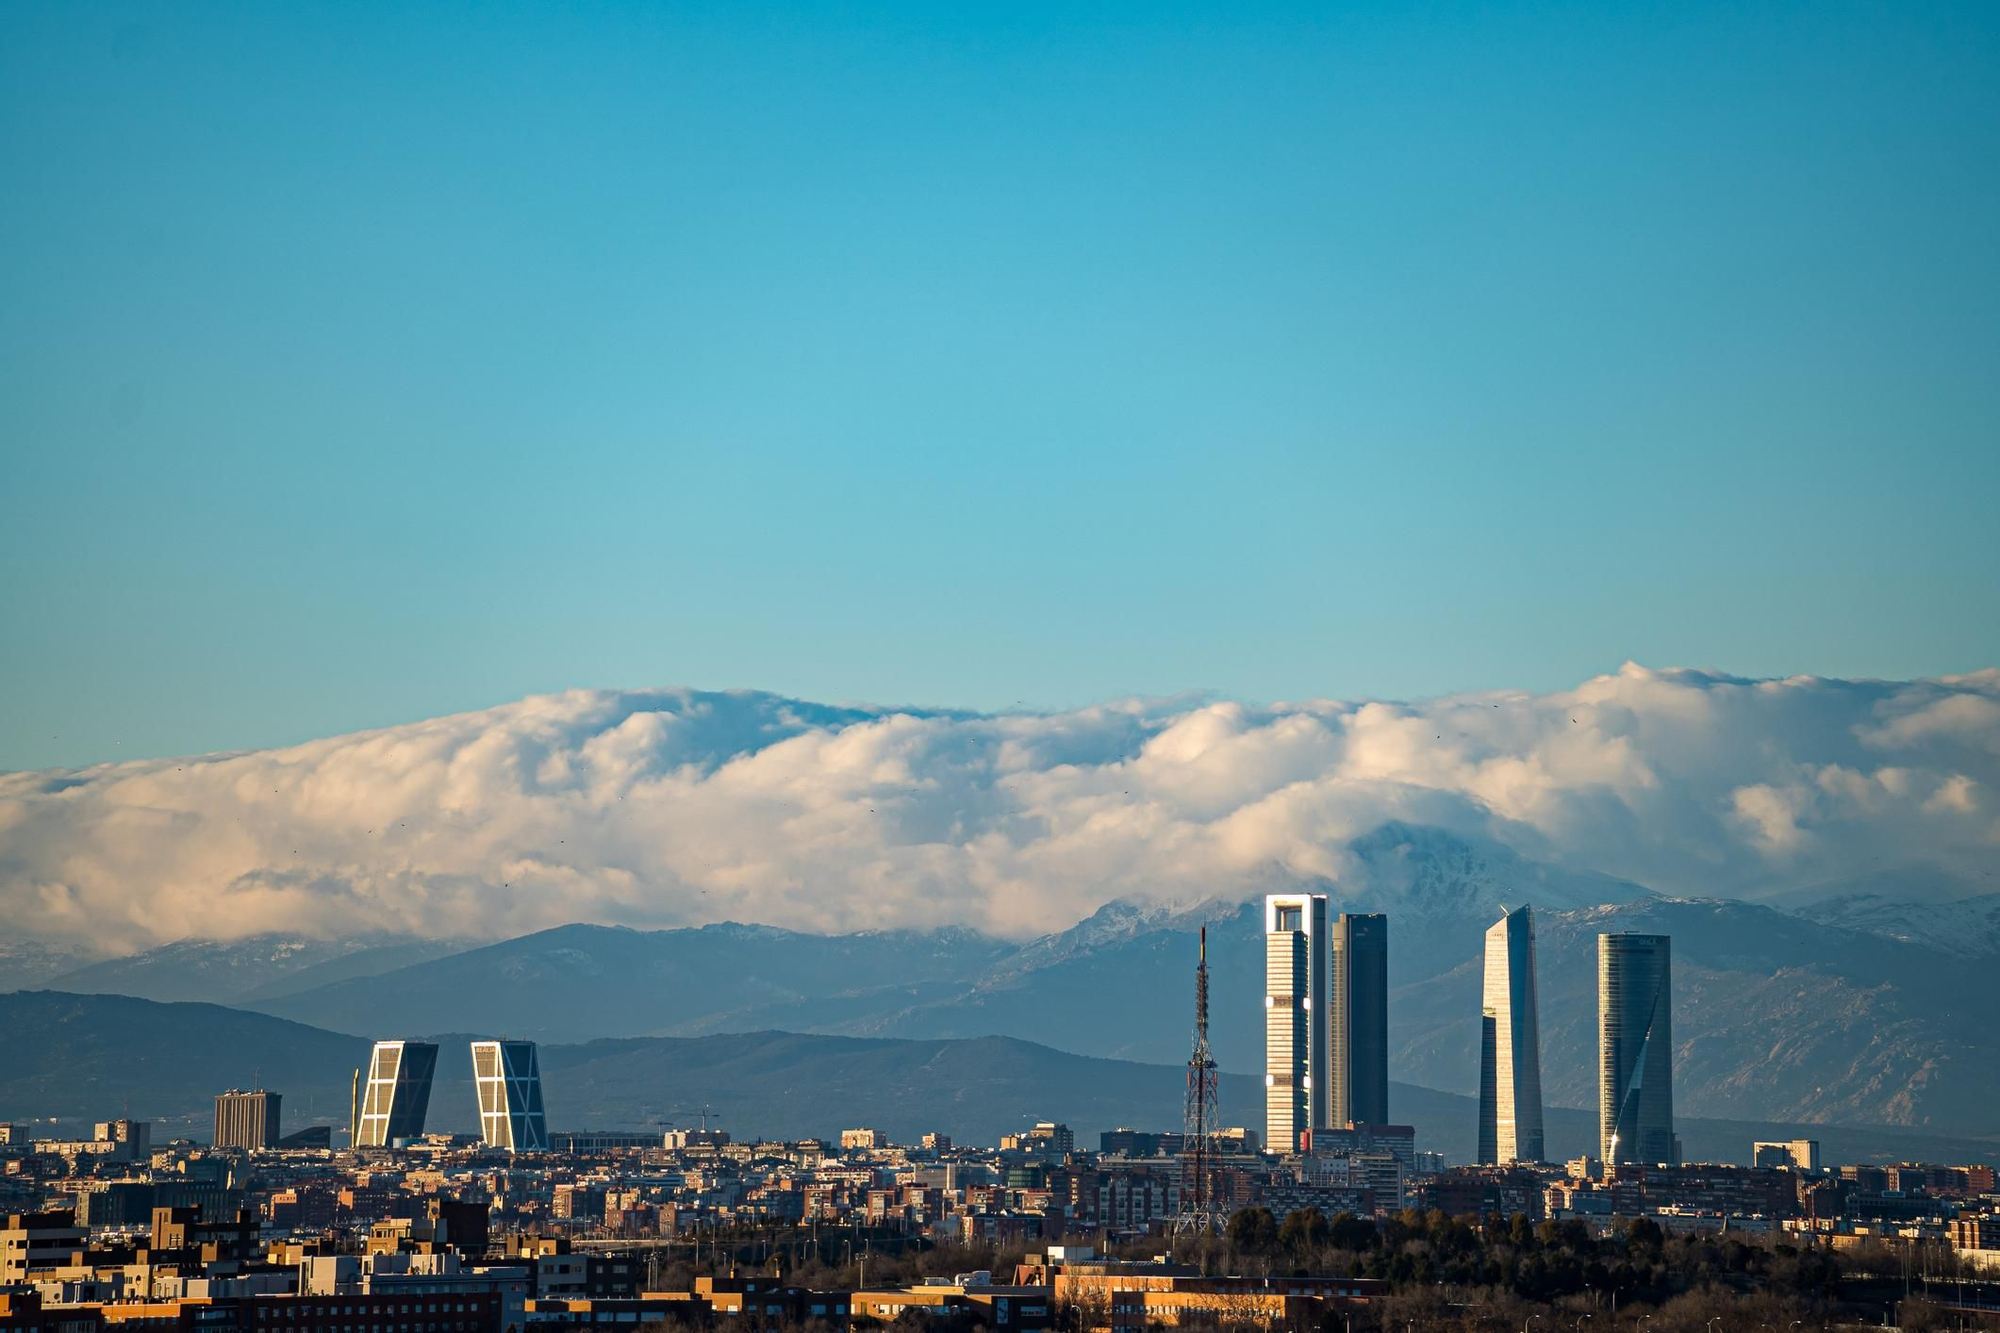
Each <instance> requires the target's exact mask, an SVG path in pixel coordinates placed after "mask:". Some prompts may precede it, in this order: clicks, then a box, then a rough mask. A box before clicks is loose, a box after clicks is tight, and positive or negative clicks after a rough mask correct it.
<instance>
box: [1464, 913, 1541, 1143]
mask: <svg viewBox="0 0 2000 1333" xmlns="http://www.w3.org/2000/svg"><path fill="white" fill-rule="evenodd" d="M1479 1025H1480V1042H1479V1160H1480V1161H1481V1162H1482V1163H1486V1164H1489V1165H1495V1164H1504V1163H1507V1162H1539V1161H1541V1160H1542V1040H1541V1028H1540V1025H1539V1023H1538V1022H1537V1021H1536V1015H1535V926H1534V921H1533V920H1532V918H1531V917H1530V916H1529V914H1528V909H1527V908H1525V907H1517V908H1515V909H1514V910H1513V911H1511V912H1508V911H1505V910H1504V909H1503V911H1502V912H1501V916H1500V919H1499V920H1498V921H1496V922H1494V923H1493V925H1492V926H1490V927H1489V928H1488V929H1487V931H1486V992H1485V1003H1484V1004H1483V1006H1482V1007H1481V1009H1480V1015H1479Z"/></svg>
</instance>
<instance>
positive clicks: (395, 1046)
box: [354, 1041, 438, 1148]
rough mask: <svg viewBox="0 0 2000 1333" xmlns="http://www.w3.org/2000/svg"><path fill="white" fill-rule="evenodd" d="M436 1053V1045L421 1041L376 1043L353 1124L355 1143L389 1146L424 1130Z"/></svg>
mask: <svg viewBox="0 0 2000 1333" xmlns="http://www.w3.org/2000/svg"><path fill="white" fill-rule="evenodd" d="M437 1053H438V1048H437V1047H435V1046H433V1045H431V1044H430V1043H429V1042H423V1041H378V1042H376V1043H375V1051H374V1053H373V1054H372V1055H371V1056H370V1057H369V1059H368V1086H367V1091H366V1092H364V1093H363V1094H362V1099H361V1117H360V1122H359V1123H358V1124H357V1125H356V1126H355V1134H354V1143H355V1146H356V1147H360V1148H389V1147H394V1146H395V1145H396V1144H397V1143H398V1142H400V1141H402V1140H404V1139H414V1138H418V1137H420V1136H421V1135H422V1134H423V1132H424V1116H425V1115H426V1114H427V1113H428V1112H429V1111H430V1105H431V1077H432V1076H433V1075H434V1074H436V1073H437Z"/></svg>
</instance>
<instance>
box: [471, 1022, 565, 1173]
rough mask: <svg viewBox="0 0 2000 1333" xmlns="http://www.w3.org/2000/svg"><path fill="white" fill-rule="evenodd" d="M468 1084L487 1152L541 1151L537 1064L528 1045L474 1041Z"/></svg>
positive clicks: (544, 1134)
mask: <svg viewBox="0 0 2000 1333" xmlns="http://www.w3.org/2000/svg"><path fill="white" fill-rule="evenodd" d="M472 1080H473V1083H474V1084H475V1085H476V1086H477V1087H478V1089H479V1134H480V1137H481V1138H482V1139H484V1140H485V1141H486V1146H487V1147H489V1148H504V1149H506V1150H507V1151H508V1152H546V1151H547V1150H548V1146H549V1124H548V1119H547V1117H546V1116H545V1115H544V1114H543V1113H542V1066H541V1061H540V1060H539V1059H537V1058H536V1056H535V1043H533V1042H532V1041H475V1042H473V1043H472Z"/></svg>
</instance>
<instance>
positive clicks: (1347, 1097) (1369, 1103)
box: [1314, 912, 1389, 1129]
mask: <svg viewBox="0 0 2000 1333" xmlns="http://www.w3.org/2000/svg"><path fill="white" fill-rule="evenodd" d="M1330 981H1331V985H1330V987H1329V989H1330V991H1331V1003H1330V1005H1329V1006H1328V1007H1329V1008H1330V1009H1331V1010H1332V1012H1331V1013H1330V1014H1329V1015H1328V1016H1327V1022H1328V1027H1329V1028H1330V1030H1331V1034H1332V1045H1331V1049H1330V1051H1329V1055H1330V1064H1331V1069H1330V1071H1329V1072H1330V1073H1331V1075H1332V1078H1333V1087H1332V1089H1331V1094H1332V1095H1331V1096H1330V1098H1329V1099H1328V1101H1329V1105H1328V1107H1327V1110H1328V1112H1329V1115H1330V1118H1329V1119H1327V1120H1325V1121H1315V1122H1314V1124H1315V1127H1318V1126H1319V1125H1321V1124H1324V1125H1327V1126H1329V1127H1331V1128H1335V1129H1338V1128H1340V1127H1341V1126H1343V1125H1353V1124H1367V1125H1381V1124H1387V1123H1388V1120H1389V918H1388V917H1386V916H1383V915H1382V914H1381V913H1379V912H1377V913H1371V914H1368V915H1365V916H1357V915H1354V914H1352V913H1348V912H1342V913H1341V914H1340V919H1339V920H1337V921H1335V922H1334V924H1333V950H1332V968H1331V978H1330Z"/></svg>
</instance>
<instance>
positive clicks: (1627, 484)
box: [0, 0, 2000, 768]
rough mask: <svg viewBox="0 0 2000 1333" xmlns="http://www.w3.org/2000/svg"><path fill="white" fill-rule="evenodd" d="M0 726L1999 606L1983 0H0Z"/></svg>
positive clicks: (993, 672)
mask: <svg viewBox="0 0 2000 1333" xmlns="http://www.w3.org/2000/svg"><path fill="white" fill-rule="evenodd" d="M0 171H4V182H5V184H4V192H0V691H3V692H4V693H0V697H4V700H5V702H4V705H0V767H15V768H20V767H37V766H44V765H54V764H78V763H84V762H91V761H96V760H102V759H110V758H121V757H136V756H138V755H146V754H162V753H180V752H191V751H199V750H210V749H218V748H225V747H237V746H251V745H266V744H273V743H280V742H286V741H291V740H297V739H303V738H306V737H311V736H317V735H327V734H332V733H335V732H340V731H345V730H349V729H353V728H357V727H363V726H373V725H382V724H387V723H392V722H397V721H402V720H408V719H412V718H416V717H422V716H425V715H428V714H434V713H440V712H445V711H452V710H458V709H463V708H469V707H476V706H482V705H485V704H489V703H494V702H498V701H501V700H505V699H509V698H512V697H515V696H518V695H521V694H525V693H530V692H538V691H546V690H554V689H561V688H565V687H569V686H573V685H641V684H666V683H688V684H694V685H701V686H711V687H713V686H736V685H743V686H758V687H764V688H771V689H777V690H782V691H788V692H794V693H799V694H804V695H808V696H811V697H814V698H820V699H868V700H875V701H881V702H897V703H901V702H911V703H950V704H965V705H972V706H988V707H1006V706H1012V705H1014V704H1016V703H1017V701H1018V702H1020V703H1023V704H1026V705H1029V706H1051V707H1052V706H1060V705H1067V704H1073V703H1078V702H1083V701H1088V700H1091V699H1096V698H1102V697H1106V696H1111V695H1119V694H1127V693H1172V692H1179V691H1183V690H1189V689H1204V688H1205V689H1213V690H1217V691H1220V692H1222V693H1224V694H1227V695H1234V696H1241V697H1245V698H1254V699H1271V698H1294V697H1300V696H1305V695H1335V696H1348V697H1351V696H1358V695H1391V696H1401V697H1409V696H1416V695H1423V694H1430V693H1436V692H1442V691H1447V690H1452V689H1458V688H1465V687H1479V686H1502V685H1513V686H1523V687H1529V688H1547V687H1552V686H1560V685H1564V684H1569V683H1573V682H1575V681H1576V680H1579V679H1581V678H1583V677H1584V676H1586V675H1589V674H1592V673H1595V672H1598V671H1601V670H1606V669H1609V668H1612V667H1615V666H1616V665H1617V664H1618V663H1619V662H1620V661H1621V660H1623V659H1625V658H1628V657H1629V658H1636V659H1639V660H1641V661H1644V662H1648V663H1651V664H1654V665H1669V664H1692V665H1709V666H1717V667H1722V668H1726V669H1730V670H1734V671H1740V672H1746V673H1754V674H1791V673H1795V672H1818V673H1826V674H1850V675H1883V676H1905V675H1914V674H1930V673H1940V672H1951V671H1961V670H1967V669H1971V668H1975V667H1980V666H1985V665H1991V664H1994V663H1996V662H2000V512H1997V511H2000V6H1996V5H1994V4H1991V3H1976V4H1963V5H1961V4H1950V3H1922V4H1910V3H1903V2H1898V3H1884V4H1875V5H1850V4H1840V3H1814V4H1784V5H1759V4H1751V3H1732V4H1727V5H1714V6H1710V5H1699V4H1695V5H1676V6H1664V5H1605V4H1576V5H1505V4H1479V5H1452V4H1440V5H1421V6H1418V5H1412V6H1375V5H1364V4H1347V5H1309V6H1299V7H1297V8H1289V7H1254V6H1247V5H1243V4H1239V3H1226V4H1213V5H1187V4H1174V3H1171V2H1170V0H1169V2H1167V3H1159V2H1149V3H1146V4H1140V5H1130V6H1125V5H1101V4H1099V5H1093V4H1089V3H1064V4H1059V5H1046V6H1038V5H1032V4H1008V5H973V4H923V5H910V6H907V7H899V6H891V5H839V6H834V5H829V6H824V7H804V8H789V7H774V6H759V5H755V4H748V3H742V2H741V0H732V2H731V3H720V4H713V5H703V4H681V5H665V4H659V5H645V4H615V5H575V6H557V5H547V4H537V5H505V4H484V3H482V4H468V5H463V6H453V5H442V4H429V5H425V4H418V5H395V6H391V5H377V4H355V3H349V2H346V0H343V2H342V3H335V4H322V5H313V4H305V3H288V4H280V5H272V4H244V5H232V4H222V3H214V4H184V5H160V4H144V5H135V6H131V7H119V6H104V5H89V4H43V5H34V4H13V5H7V6H4V7H0Z"/></svg>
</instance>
